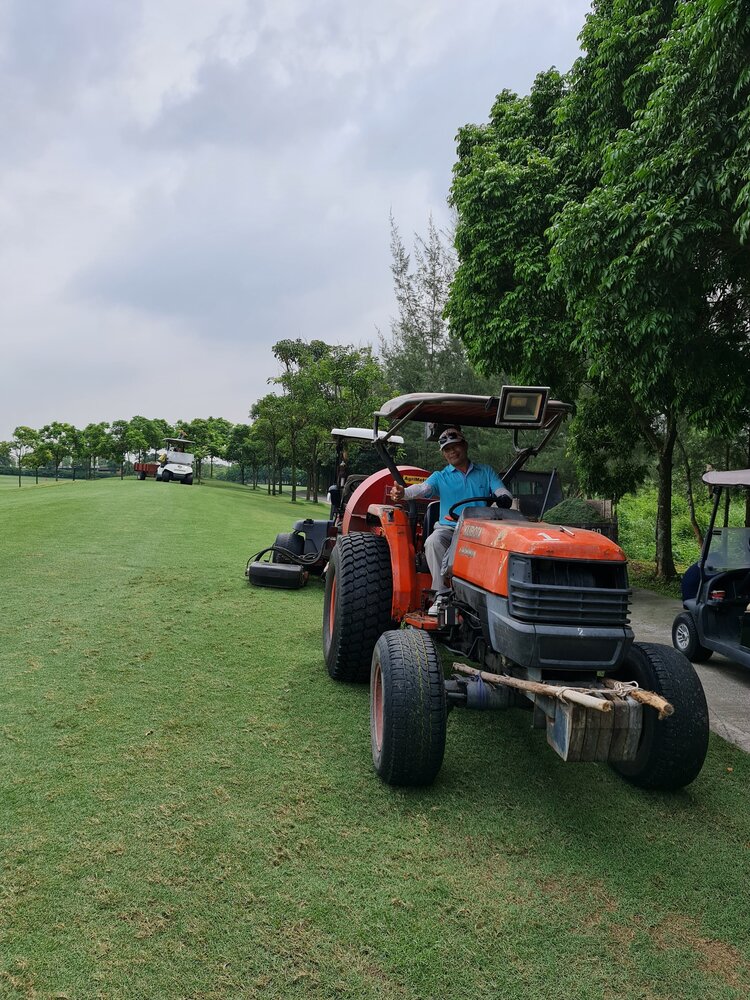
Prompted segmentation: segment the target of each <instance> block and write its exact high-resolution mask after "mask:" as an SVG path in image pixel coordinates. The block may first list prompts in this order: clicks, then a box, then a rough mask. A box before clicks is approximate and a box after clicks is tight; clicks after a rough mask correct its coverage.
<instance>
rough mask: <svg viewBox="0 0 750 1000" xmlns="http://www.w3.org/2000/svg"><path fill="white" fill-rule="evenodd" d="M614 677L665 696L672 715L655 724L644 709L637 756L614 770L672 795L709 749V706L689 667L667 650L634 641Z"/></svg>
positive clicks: (686, 782) (698, 767)
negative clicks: (671, 706)
mask: <svg viewBox="0 0 750 1000" xmlns="http://www.w3.org/2000/svg"><path fill="white" fill-rule="evenodd" d="M616 676H617V679H618V680H623V681H628V680H630V681H638V685H639V687H641V688H643V689H644V690H645V691H654V692H655V693H656V694H659V695H661V696H662V698H666V699H667V701H669V702H670V703H671V704H672V705H673V706H674V715H670V716H669V717H668V718H666V719H662V720H661V721H659V718H658V714H657V712H656V709H653V708H650V707H648V706H646V705H644V706H643V707H642V712H643V725H642V729H641V739H640V743H639V746H638V752H637V754H636V758H635V760H631V761H622V762H620V763H614V764H613V765H612V766H613V767H614V769H615V770H616V771H617V772H618V773H619V774H621V775H622V776H623V777H624V778H627V779H628V781H631V782H632V783H633V784H634V785H638V786H639V787H641V788H652V789H660V790H663V791H672V790H674V789H677V788H682V787H684V786H685V785H689V784H690V782H691V781H693V780H694V779H695V778H697V777H698V774H699V773H700V770H701V768H702V767H703V762H704V760H705V759H706V752H707V750H708V706H707V705H706V696H705V694H704V692H703V686H702V685H701V682H700V680H699V678H698V675H697V674H696V672H695V670H694V668H693V665H692V664H691V663H690V661H689V660H688V659H687V657H685V656H683V654H682V653H680V652H679V651H678V650H676V649H672V648H671V647H670V646H662V645H657V644H656V643H651V642H635V643H633V645H632V647H631V650H630V652H629V653H628V657H627V659H626V660H625V663H624V664H623V665H622V667H621V668H620V670H619V671H618V673H617V675H616Z"/></svg>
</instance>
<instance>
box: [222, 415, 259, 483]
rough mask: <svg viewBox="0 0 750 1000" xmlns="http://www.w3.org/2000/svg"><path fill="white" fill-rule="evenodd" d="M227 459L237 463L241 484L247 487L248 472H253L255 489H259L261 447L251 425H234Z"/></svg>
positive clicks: (229, 440)
mask: <svg viewBox="0 0 750 1000" xmlns="http://www.w3.org/2000/svg"><path fill="white" fill-rule="evenodd" d="M226 457H227V458H228V459H229V461H230V462H235V463H236V465H237V467H238V468H239V472H240V482H241V483H242V485H243V486H244V485H245V478H246V473H247V470H248V469H250V470H251V471H252V477H253V489H257V487H258V467H259V465H260V458H261V446H260V443H259V441H258V439H257V436H256V434H255V432H254V430H253V428H252V426H251V425H250V424H234V425H233V426H232V429H231V431H230V432H229V439H228V441H227V447H226Z"/></svg>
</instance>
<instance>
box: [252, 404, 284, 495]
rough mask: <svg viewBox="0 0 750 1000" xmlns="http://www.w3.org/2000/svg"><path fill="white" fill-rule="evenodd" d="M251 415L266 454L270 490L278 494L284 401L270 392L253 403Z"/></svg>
mask: <svg viewBox="0 0 750 1000" xmlns="http://www.w3.org/2000/svg"><path fill="white" fill-rule="evenodd" d="M250 416H251V418H252V421H253V425H252V426H253V430H254V433H255V435H256V437H257V439H258V441H260V442H261V444H262V447H263V449H264V451H265V454H266V465H267V469H268V475H267V477H266V478H267V487H268V492H269V493H271V494H273V496H276V467H277V464H278V456H279V449H280V448H281V444H282V440H283V437H284V432H285V418H286V413H285V410H284V402H283V400H282V399H281V397H280V396H277V395H276V394H275V393H273V392H270V393H268V394H267V395H265V396H263V397H261V399H259V400H257V401H256V402H255V403H254V404H253V406H252V408H251V410H250Z"/></svg>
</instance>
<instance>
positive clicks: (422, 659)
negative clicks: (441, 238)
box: [323, 386, 708, 789]
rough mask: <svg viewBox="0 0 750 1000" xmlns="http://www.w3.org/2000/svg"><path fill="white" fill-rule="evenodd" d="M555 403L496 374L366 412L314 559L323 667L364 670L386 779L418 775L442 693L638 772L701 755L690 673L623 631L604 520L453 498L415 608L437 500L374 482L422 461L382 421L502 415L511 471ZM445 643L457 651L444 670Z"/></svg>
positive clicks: (583, 754)
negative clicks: (451, 521) (583, 523)
mask: <svg viewBox="0 0 750 1000" xmlns="http://www.w3.org/2000/svg"><path fill="white" fill-rule="evenodd" d="M570 409H571V408H570V406H569V405H568V404H565V403H560V402H557V401H555V400H551V399H549V398H548V391H547V390H546V389H543V388H537V387H525V386H506V387H504V388H503V390H502V392H501V394H500V396H498V397H485V396H466V395H454V394H445V393H414V394H410V395H406V396H399V397H397V398H396V399H392V400H390V401H389V402H387V403H386V404H385V405H384V406H383V407H382V409H381V410H379V411H378V412H377V413H376V414H375V428H374V437H375V445H374V446H375V448H376V449H377V450H378V452H379V454H380V457H381V459H382V461H383V463H384V465H385V468H384V469H383V470H382V471H380V472H377V473H375V474H374V475H372V476H370V477H369V478H368V479H367V480H365V481H364V482H363V483H361V484H360V486H359V487H358V488H357V490H356V491H355V492H354V494H353V495H352V497H351V498H350V500H349V502H348V504H347V507H346V510H345V512H344V518H343V524H342V528H341V536H340V537H339V538H338V540H337V542H336V545H335V547H334V549H333V553H332V556H331V560H330V562H329V565H328V569H327V573H326V590H325V600H324V611H323V650H324V655H325V660H326V665H327V667H328V672H329V674H330V675H331V677H332V678H333V679H334V680H338V681H365V680H367V679H368V678H369V680H370V732H371V743H372V756H373V762H374V765H375V770H376V771H377V773H378V775H379V776H380V777H381V778H382V779H383V780H384V781H385V782H387V783H388V784H392V785H425V784H429V783H431V782H432V781H433V780H434V778H435V777H436V775H437V773H438V771H439V770H440V767H441V765H442V762H443V756H444V751H445V743H446V729H447V716H448V713H449V712H450V711H451V710H452V709H454V708H457V707H463V708H473V709H500V708H508V707H511V706H514V705H519V704H521V705H526V706H529V705H530V707H531V708H532V709H533V725H534V727H535V728H542V729H545V730H546V734H547V741H548V743H549V744H550V745H551V746H552V748H553V749H554V750H555V751H556V752H557V753H558V754H559V755H560V756H561V757H562V758H563V759H564V760H567V761H603V762H607V763H609V764H611V765H612V766H613V767H614V769H615V770H616V771H618V772H619V773H620V774H622V775H623V776H624V777H626V778H627V779H629V780H630V781H632V782H633V783H635V784H637V785H640V786H641V787H644V788H660V789H673V788H679V787H682V786H684V785H686V784H688V783H689V782H691V781H692V780H693V779H694V778H695V777H696V776H697V775H698V773H699V772H700V770H701V767H702V766H703V761H704V759H705V755H706V751H707V747H708V710H707V706H706V699H705V696H704V693H703V688H702V687H701V683H700V681H699V679H698V676H697V674H696V673H695V671H694V669H693V667H692V665H691V663H690V662H689V661H688V660H687V659H686V658H685V656H683V655H682V654H681V653H680V652H678V651H677V650H675V649H673V648H671V647H669V646H662V645H657V644H653V643H639V642H634V636H633V632H632V629H631V628H630V626H629V620H628V608H629V599H630V590H629V588H628V576H627V562H626V557H625V554H624V553H623V551H622V550H621V549H620V548H619V546H618V545H616V544H615V543H614V542H613V541H611V540H609V539H608V538H606V537H604V536H603V535H601V534H599V533H596V532H594V531H589V530H585V529H581V528H570V527H565V526H560V525H555V524H547V523H545V522H541V521H531V520H529V519H527V518H525V517H524V516H523V515H522V514H520V513H519V512H518V511H516V510H512V509H511V510H507V509H499V508H497V507H495V506H493V503H494V498H493V497H476V498H472V499H469V500H467V501H464V502H463V503H461V504H456V505H454V507H453V508H451V516H453V517H455V518H456V521H457V523H456V528H455V532H454V537H453V543H452V545H451V549H450V551H449V556H448V560H447V564H446V565H445V567H444V569H445V572H446V575H447V576H448V577H450V582H451V588H452V589H451V593H450V598H449V600H448V601H447V602H446V603H445V604H444V605H443V606H442V607H441V608H440V610H439V612H438V615H437V617H434V616H432V615H429V614H427V609H428V607H429V605H430V604H431V603H432V592H431V591H430V589H429V588H430V586H431V582H432V581H431V576H430V574H429V572H428V567H427V564H426V560H425V555H424V543H425V540H426V538H427V537H428V535H429V533H430V531H432V530H433V528H434V525H435V523H436V521H437V518H438V515H439V501H432V502H429V501H426V500H416V501H415V500H411V501H409V502H408V503H407V504H406V505H404V506H401V505H394V504H393V503H392V502H391V501H390V500H389V499H388V497H389V490H390V487H391V485H392V484H393V483H394V482H395V483H400V484H401V485H404V486H406V485H409V484H410V483H414V482H422V481H424V480H425V479H426V478H427V476H428V475H429V473H428V472H427V471H426V470H424V469H420V468H417V467H414V466H397V465H396V464H395V462H394V460H393V458H392V456H391V455H390V453H389V452H388V448H387V443H388V437H389V435H390V434H392V433H396V432H397V431H398V430H399V429H400V428H401V427H402V426H403V424H404V423H405V422H406V421H410V420H412V421H421V422H423V423H424V424H425V425H426V436H427V438H428V439H429V440H437V438H438V436H439V434H440V432H441V431H442V430H443V429H444V428H445V427H447V426H455V425H459V426H462V427H464V428H466V427H495V428H499V429H505V430H508V431H511V432H512V435H513V445H514V449H515V458H514V460H513V462H512V463H511V465H510V466H509V468H508V469H507V470H506V471H505V473H504V474H503V480H504V482H505V484H506V486H510V484H511V483H512V480H513V477H514V475H515V474H516V473H517V472H518V471H519V470H520V469H521V468H522V467H523V465H524V464H525V463H526V462H527V461H528V460H529V459H530V458H532V457H533V456H535V455H537V454H538V453H539V452H540V451H541V450H542V448H544V447H545V445H546V444H547V443H548V442H549V441H550V440H551V438H552V436H553V435H554V434H555V432H556V431H557V430H558V428H559V427H560V425H561V423H562V422H563V420H564V419H565V417H566V416H567V414H568V412H569V411H570ZM381 420H387V421H389V423H390V429H389V430H388V431H387V432H386V434H385V436H382V435H381V434H380V430H379V423H380V421H381ZM530 436H531V439H532V443H531V444H529V443H528V441H529V439H530ZM447 653H453V654H455V655H457V656H459V657H460V659H461V660H462V661H466V660H468V661H470V663H466V662H454V663H453V664H452V666H449V667H448V669H447V670H446V669H445V666H444V659H446V658H447ZM472 664H473V665H472ZM446 673H447V674H449V675H450V676H448V677H446Z"/></svg>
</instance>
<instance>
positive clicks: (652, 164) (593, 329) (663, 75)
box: [551, 2, 750, 576]
mask: <svg viewBox="0 0 750 1000" xmlns="http://www.w3.org/2000/svg"><path fill="white" fill-rule="evenodd" d="M741 10H742V8H740V5H739V4H737V3H730V2H727V3H708V2H704V3H693V4H679V5H676V6H675V10H674V18H673V21H672V23H671V25H670V30H669V32H668V34H667V35H666V37H665V39H664V40H663V41H662V43H661V44H660V45H658V46H657V47H656V48H655V49H654V50H653V51H652V52H651V54H650V58H649V59H648V60H647V61H646V62H645V63H644V65H643V66H642V68H641V70H640V73H639V75H640V76H641V77H642V78H643V79H645V80H646V81H648V84H649V87H650V93H649V94H648V98H647V100H646V102H645V106H644V107H643V108H642V109H641V110H640V112H639V113H638V114H637V115H636V116H635V118H634V120H633V122H632V123H631V125H630V127H629V128H627V129H622V130H620V131H619V132H618V133H617V134H616V135H615V136H614V138H613V139H612V141H611V142H609V143H606V144H605V145H604V146H603V147H602V150H601V162H602V175H601V180H600V182H599V183H598V184H597V185H596V186H595V187H594V188H593V189H592V190H591V191H590V192H589V194H588V195H587V196H586V197H585V198H584V199H583V200H582V201H580V202H573V201H571V202H569V203H568V204H567V205H566V206H565V207H564V209H563V211H562V212H561V213H560V216H559V217H558V219H557V220H556V221H555V223H554V225H553V227H552V229H551V238H552V240H553V241H554V245H553V250H552V265H553V267H552V280H553V282H555V284H556V287H557V288H558V289H560V290H561V291H563V292H564V294H565V297H566V301H567V305H568V311H569V314H570V315H571V316H573V317H574V319H575V321H576V324H577V326H578V327H579V334H578V343H579V344H580V346H581V348H582V350H583V352H584V353H585V354H586V356H587V357H588V358H589V359H591V361H592V365H591V373H592V375H593V376H594V378H595V380H596V382H597V383H598V385H599V386H601V387H602V389H604V388H605V387H606V388H607V389H608V390H609V391H610V392H611V391H614V392H616V393H617V394H618V396H624V397H625V398H626V399H630V401H631V412H632V416H633V421H634V424H635V426H636V427H637V428H638V429H639V431H640V435H641V436H642V438H643V439H645V440H646V442H648V444H649V445H650V447H651V450H652V452H653V453H654V454H655V456H656V458H657V463H658V483H659V503H658V510H657V551H656V555H657V570H658V571H659V572H660V573H661V574H662V575H666V576H669V575H672V574H673V573H674V564H673V562H672V551H671V550H672V545H671V496H672V494H671V490H672V466H673V460H674V447H675V442H676V435H677V430H678V422H679V419H680V418H681V417H682V418H683V419H685V420H687V421H688V422H689V423H693V424H701V423H702V424H705V423H707V422H710V423H712V424H713V425H714V426H716V425H717V424H721V425H722V426H723V428H724V429H725V431H726V432H727V433H731V432H732V431H733V430H734V429H735V428H736V427H737V426H738V425H739V424H741V423H742V422H743V421H744V420H745V413H746V411H747V405H748V378H749V376H750V350H749V345H748V332H749V331H750V298H749V297H748V291H749V288H748V280H749V278H750V254H749V253H748V247H747V245H746V242H745V239H746V236H747V229H746V227H745V218H746V211H743V208H742V198H743V190H744V186H745V185H746V161H745V170H744V171H742V172H741V171H740V170H739V169H737V165H736V162H737V154H738V145H739V146H742V145H743V140H742V139H741V138H740V137H741V134H742V123H743V121H745V122H747V105H748V100H749V99H750V79H748V69H747V51H748V49H747V46H748V41H749V40H750V11H749V10H748V8H747V7H746V6H745V7H744V14H741ZM719 11H723V14H724V17H721V16H720V15H719ZM730 11H731V12H732V14H733V15H734V16H733V17H732V18H731V19H730V20H731V30H730V31H727V27H728V25H727V23H726V19H727V17H728V14H729V12H730ZM592 89H593V90H594V91H595V92H596V91H597V90H598V89H600V88H599V87H598V86H597V85H596V84H594V85H593V87H592ZM747 152H748V148H747V140H745V141H744V153H745V154H746V153H747ZM728 163H729V164H732V163H734V164H735V166H734V168H731V167H729V168H728V167H727V164H728ZM582 246H585V248H586V252H584V253H582V252H581V247H582Z"/></svg>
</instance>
